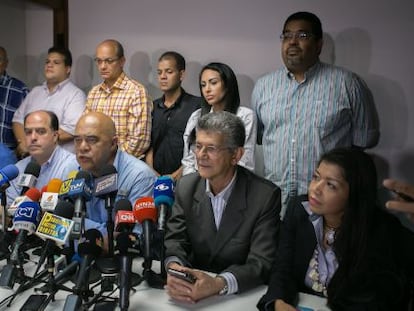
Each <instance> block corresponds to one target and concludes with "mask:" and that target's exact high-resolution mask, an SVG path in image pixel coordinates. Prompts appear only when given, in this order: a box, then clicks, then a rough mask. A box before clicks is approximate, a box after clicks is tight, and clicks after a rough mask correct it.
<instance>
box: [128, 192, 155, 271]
mask: <svg viewBox="0 0 414 311" xmlns="http://www.w3.org/2000/svg"><path fill="white" fill-rule="evenodd" d="M134 215H135V219H137V220H138V222H139V223H140V224H142V234H143V237H144V249H143V255H144V259H145V262H144V264H145V263H149V264H150V263H151V248H150V245H151V240H152V236H151V235H152V226H153V225H154V223H155V222H156V221H157V209H156V208H155V204H154V199H153V198H151V197H144V198H139V199H137V200H136V201H135V205H134Z"/></svg>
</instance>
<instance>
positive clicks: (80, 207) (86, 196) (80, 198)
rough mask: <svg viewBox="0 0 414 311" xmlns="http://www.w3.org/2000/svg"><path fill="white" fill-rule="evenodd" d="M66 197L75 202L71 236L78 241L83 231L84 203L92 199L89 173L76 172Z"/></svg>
mask: <svg viewBox="0 0 414 311" xmlns="http://www.w3.org/2000/svg"><path fill="white" fill-rule="evenodd" d="M68 196H69V198H71V199H72V200H74V202H75V212H74V215H73V218H72V220H73V221H74V222H75V224H74V226H73V229H72V236H73V238H74V239H79V238H80V236H81V233H82V231H83V224H82V222H83V213H84V212H85V210H86V207H85V202H86V201H89V200H90V199H91V198H92V176H91V174H90V173H89V172H86V171H79V172H78V174H77V175H76V178H75V180H73V181H72V183H71V184H70V190H69V193H68Z"/></svg>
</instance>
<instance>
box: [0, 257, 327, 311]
mask: <svg viewBox="0 0 414 311" xmlns="http://www.w3.org/2000/svg"><path fill="white" fill-rule="evenodd" d="M140 262H141V261H140V260H137V261H135V262H134V267H133V270H134V272H137V273H141V272H142V271H141V264H140ZM3 264H5V262H4V261H2V262H0V265H3ZM158 267H159V263H154V265H153V268H154V270H157V268H158ZM29 269H30V268H29ZM29 269H27V270H29ZM66 285H67V286H68V287H69V288H71V287H72V286H73V284H72V283H70V282H68V283H67V284H66ZM17 286H18V284H16V285H15V287H14V289H16V288H17ZM37 287H39V286H37ZM265 292H266V286H260V287H258V288H255V289H253V290H250V291H248V292H245V293H242V294H237V295H229V296H214V297H210V298H207V299H204V300H201V301H199V302H198V303H196V304H184V303H180V302H177V301H173V300H172V299H170V298H169V296H168V295H167V293H166V291H164V290H160V289H154V288H151V287H149V286H148V285H147V283H146V282H143V283H141V284H140V285H139V286H137V287H136V292H135V293H134V292H132V291H131V295H130V308H129V310H131V311H135V310H145V311H151V310H154V311H155V310H157V311H158V310H162V311H164V310H166V311H169V310H171V311H174V310H223V311H226V310H229V311H230V310H231V311H233V310H237V311H244V310H256V304H257V302H258V301H259V299H260V297H262V295H263V294H264V293H265ZM12 293H13V291H12V290H7V289H3V288H0V301H1V300H3V299H4V298H5V297H7V296H9V295H11V294H12ZM33 293H34V291H33V290H32V289H30V290H28V291H26V292H24V293H22V294H21V295H19V296H18V297H17V298H16V299H15V300H14V302H13V303H12V306H11V307H10V308H7V307H5V306H2V307H0V311H6V310H7V311H15V310H20V307H21V306H22V305H23V304H24V302H25V301H26V299H27V298H28V297H29V296H30V295H31V294H33ZM39 294H40V293H39ZM68 294H69V293H68V292H65V291H58V292H57V293H56V296H55V298H56V301H54V302H50V303H49V304H48V306H47V307H46V309H45V310H47V311H49V310H50V311H52V310H62V309H63V306H64V303H65V300H66V296H67V295H68ZM115 295H117V293H115ZM299 301H300V303H299V304H300V305H301V306H304V307H308V308H312V309H314V311H329V309H328V307H326V305H325V304H326V300H325V299H323V298H320V297H317V296H313V295H308V294H302V293H301V294H300V296H299ZM92 309H93V308H92Z"/></svg>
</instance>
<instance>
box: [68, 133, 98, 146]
mask: <svg viewBox="0 0 414 311" xmlns="http://www.w3.org/2000/svg"><path fill="white" fill-rule="evenodd" d="M73 141H74V142H75V145H77V146H79V145H80V144H82V142H83V141H85V143H86V144H88V145H89V146H92V145H95V144H96V143H97V142H98V141H99V137H98V136H93V135H89V136H75V137H74V138H73Z"/></svg>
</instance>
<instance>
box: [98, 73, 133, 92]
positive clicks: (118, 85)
mask: <svg viewBox="0 0 414 311" xmlns="http://www.w3.org/2000/svg"><path fill="white" fill-rule="evenodd" d="M126 80H127V76H126V74H125V72H123V71H122V72H121V74H120V75H119V77H118V79H116V81H115V83H114V84H113V85H112V86H111V87H110V88H108V87H107V86H106V84H105V81H103V82H102V83H101V84H100V86H99V87H100V88H101V89H102V90H104V91H105V92H108V93H110V92H111V90H112V89H120V90H123V89H125V83H126Z"/></svg>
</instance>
